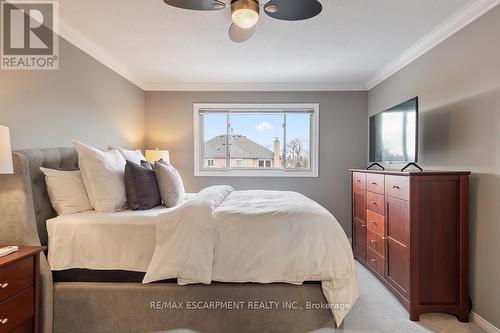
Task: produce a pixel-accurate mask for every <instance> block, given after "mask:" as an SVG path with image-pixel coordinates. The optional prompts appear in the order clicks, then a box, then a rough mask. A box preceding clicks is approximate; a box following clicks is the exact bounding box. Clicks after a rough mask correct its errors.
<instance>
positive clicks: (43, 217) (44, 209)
mask: <svg viewBox="0 0 500 333" xmlns="http://www.w3.org/2000/svg"><path fill="white" fill-rule="evenodd" d="M14 154H17V155H18V157H19V158H21V159H26V160H27V165H28V169H29V170H28V174H29V178H30V183H31V190H32V194H33V207H34V213H35V220H36V225H37V230H38V237H39V238H40V242H41V243H42V245H47V243H48V237H47V227H46V221H47V220H48V219H50V218H53V217H56V216H57V214H56V212H55V211H54V209H53V208H52V205H51V204H50V200H49V196H48V194H47V187H46V185H45V177H44V175H43V174H42V172H41V171H40V167H45V168H50V169H57V170H65V171H73V170H78V155H77V153H76V150H75V149H74V148H47V149H29V150H18V151H16V152H15V153H14Z"/></svg>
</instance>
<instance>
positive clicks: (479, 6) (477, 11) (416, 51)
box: [366, 0, 500, 90]
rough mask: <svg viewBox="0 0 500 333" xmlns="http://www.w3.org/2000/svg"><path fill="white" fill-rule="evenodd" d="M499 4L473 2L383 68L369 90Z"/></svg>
mask: <svg viewBox="0 0 500 333" xmlns="http://www.w3.org/2000/svg"><path fill="white" fill-rule="evenodd" d="M498 4H500V0H471V1H470V2H469V3H467V4H466V5H465V6H463V7H462V8H461V9H460V10H458V11H457V12H456V13H454V14H453V15H452V16H450V17H449V18H448V19H447V20H446V21H444V22H443V23H441V24H440V25H438V26H437V27H436V28H434V29H433V30H432V31H431V32H429V33H428V34H427V35H425V36H424V37H422V38H421V39H419V40H418V41H417V42H416V43H414V44H413V45H412V46H410V47H409V48H408V49H407V50H406V51H404V52H403V53H402V54H400V55H399V56H398V57H397V58H395V59H394V60H393V61H391V62H390V63H388V64H387V65H386V66H384V67H382V69H380V70H379V71H378V72H377V73H376V74H375V75H374V76H373V77H372V78H371V79H369V80H368V81H367V82H366V86H367V88H368V90H370V89H372V88H374V87H375V86H376V85H378V84H379V83H381V82H382V81H384V80H386V79H387V78H389V77H390V76H392V75H393V74H395V73H396V72H398V71H399V70H401V69H402V68H403V67H405V66H407V65H409V64H410V63H412V62H413V61H415V60H416V59H418V58H419V57H421V56H422V55H424V54H425V53H427V52H428V51H430V50H431V49H433V48H434V47H436V46H437V45H439V44H440V43H441V42H443V41H444V40H446V39H448V38H450V37H451V36H452V35H454V34H455V33H456V32H458V31H459V30H461V29H463V28H464V27H466V26H467V25H469V24H470V23H472V22H474V21H475V20H476V19H478V18H479V17H481V16H482V15H484V14H486V13H487V12H488V11H490V10H491V9H493V8H495V7H496V6H497V5H498Z"/></svg>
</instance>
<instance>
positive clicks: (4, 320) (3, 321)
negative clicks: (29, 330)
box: [0, 318, 9, 325]
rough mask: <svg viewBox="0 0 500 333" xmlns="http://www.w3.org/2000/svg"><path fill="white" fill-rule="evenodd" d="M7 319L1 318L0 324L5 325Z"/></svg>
mask: <svg viewBox="0 0 500 333" xmlns="http://www.w3.org/2000/svg"><path fill="white" fill-rule="evenodd" d="M8 321H9V319H7V318H5V319H1V320H0V323H2V325H5V324H7V322H8Z"/></svg>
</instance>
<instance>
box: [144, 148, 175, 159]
mask: <svg viewBox="0 0 500 333" xmlns="http://www.w3.org/2000/svg"><path fill="white" fill-rule="evenodd" d="M146 159H147V160H148V162H151V163H154V162H157V161H159V160H161V159H163V160H164V161H165V162H167V163H170V154H169V153H168V150H160V149H158V148H157V149H154V150H146Z"/></svg>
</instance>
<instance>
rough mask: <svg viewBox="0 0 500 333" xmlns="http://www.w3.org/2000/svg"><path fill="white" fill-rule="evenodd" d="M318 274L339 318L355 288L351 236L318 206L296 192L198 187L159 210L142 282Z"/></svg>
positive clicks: (300, 278)
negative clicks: (194, 192)
mask: <svg viewBox="0 0 500 333" xmlns="http://www.w3.org/2000/svg"><path fill="white" fill-rule="evenodd" d="M167 278H178V282H179V284H189V283H205V284H209V283H211V281H221V282H258V283H271V282H286V283H294V284H301V283H302V282H304V281H307V280H321V281H322V287H323V292H324V294H325V296H326V299H327V300H328V302H329V303H330V304H331V306H332V307H331V309H332V312H333V315H334V318H335V321H336V322H337V324H338V325H340V324H341V323H342V321H343V319H344V317H345V315H346V314H347V313H348V312H349V309H350V307H351V306H352V305H353V304H354V302H355V300H356V298H357V296H358V289H357V284H356V278H355V268H354V259H353V255H352V251H351V248H350V245H349V241H348V239H347V237H346V235H345V233H344V231H343V229H342V228H341V227H340V225H339V223H338V222H337V220H336V219H335V218H334V217H333V216H332V215H331V214H330V213H329V212H328V211H327V210H326V209H324V208H323V207H321V206H320V205H319V204H317V203H316V202H314V201H312V200H310V199H308V198H306V197H305V196H303V195H301V194H298V193H295V192H277V191H233V189H232V188H231V187H230V186H213V187H209V188H206V189H204V190H202V191H201V192H200V193H199V194H198V195H197V196H195V197H194V198H193V199H192V200H190V201H188V202H186V203H184V204H182V205H181V206H179V207H178V208H176V209H174V210H171V211H169V212H168V213H165V214H162V215H160V217H159V218H158V220H157V223H156V248H155V251H154V254H153V258H152V260H151V263H150V265H149V268H148V270H147V273H146V276H145V277H144V281H143V282H144V283H148V282H153V281H158V280H162V279H167Z"/></svg>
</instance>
